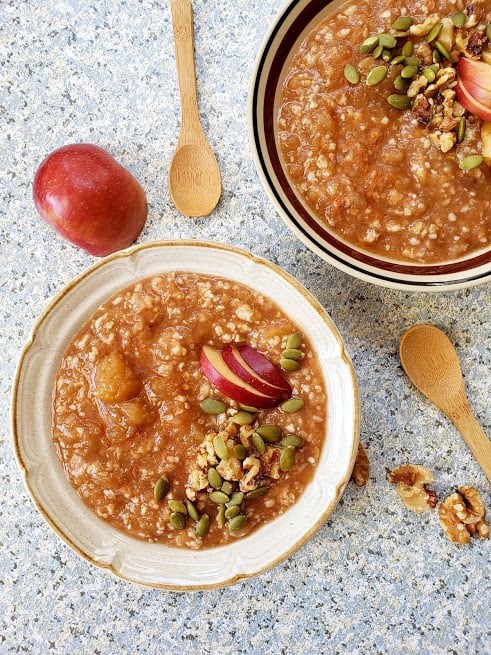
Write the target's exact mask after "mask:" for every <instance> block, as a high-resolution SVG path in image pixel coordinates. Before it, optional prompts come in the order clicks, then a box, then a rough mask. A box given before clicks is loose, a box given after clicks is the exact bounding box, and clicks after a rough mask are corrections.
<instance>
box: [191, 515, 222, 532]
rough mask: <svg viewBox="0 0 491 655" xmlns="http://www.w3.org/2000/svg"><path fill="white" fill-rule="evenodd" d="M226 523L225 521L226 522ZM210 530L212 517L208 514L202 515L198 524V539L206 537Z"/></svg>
mask: <svg viewBox="0 0 491 655" xmlns="http://www.w3.org/2000/svg"><path fill="white" fill-rule="evenodd" d="M224 523H225V521H224ZM209 529H210V517H209V516H208V514H202V515H201V516H200V518H199V521H198V522H197V523H196V534H197V535H198V537H206V535H207V534H208V531H209Z"/></svg>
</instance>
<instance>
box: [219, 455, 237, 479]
mask: <svg viewBox="0 0 491 655" xmlns="http://www.w3.org/2000/svg"><path fill="white" fill-rule="evenodd" d="M216 470H217V471H218V473H220V475H221V476H222V478H223V479H224V480H230V481H238V480H240V479H241V478H242V462H241V461H240V459H238V458H237V457H234V456H233V455H232V454H231V455H230V456H229V458H228V459H222V460H220V463H219V464H218V466H217V467H216Z"/></svg>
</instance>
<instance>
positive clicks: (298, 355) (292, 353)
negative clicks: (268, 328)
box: [281, 348, 303, 360]
mask: <svg viewBox="0 0 491 655" xmlns="http://www.w3.org/2000/svg"><path fill="white" fill-rule="evenodd" d="M281 356H282V357H285V358H286V359H296V360H299V359H302V357H303V352H302V351H301V350H299V349H298V348H287V349H286V350H284V351H283V353H282V355H281Z"/></svg>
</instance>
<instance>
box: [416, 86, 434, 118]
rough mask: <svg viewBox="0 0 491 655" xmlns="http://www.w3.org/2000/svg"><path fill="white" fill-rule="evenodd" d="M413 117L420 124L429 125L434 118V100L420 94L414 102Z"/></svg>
mask: <svg viewBox="0 0 491 655" xmlns="http://www.w3.org/2000/svg"><path fill="white" fill-rule="evenodd" d="M412 112H413V116H414V117H415V118H416V119H417V120H418V121H419V122H420V123H424V124H425V125H427V124H428V123H429V122H430V121H431V119H432V118H433V100H432V98H427V97H426V96H424V95H423V94H422V93H420V94H419V95H418V96H416V98H415V99H414V102H413V107H412Z"/></svg>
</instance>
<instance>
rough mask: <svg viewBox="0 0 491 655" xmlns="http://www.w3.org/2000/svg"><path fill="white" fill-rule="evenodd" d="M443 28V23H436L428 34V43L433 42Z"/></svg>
mask: <svg viewBox="0 0 491 655" xmlns="http://www.w3.org/2000/svg"><path fill="white" fill-rule="evenodd" d="M442 29H443V23H436V25H433V27H432V28H431V30H430V31H429V32H428V34H427V36H426V41H427V43H431V42H432V41H434V40H435V39H436V37H437V36H438V35H439V34H440V32H441V31H442Z"/></svg>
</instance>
